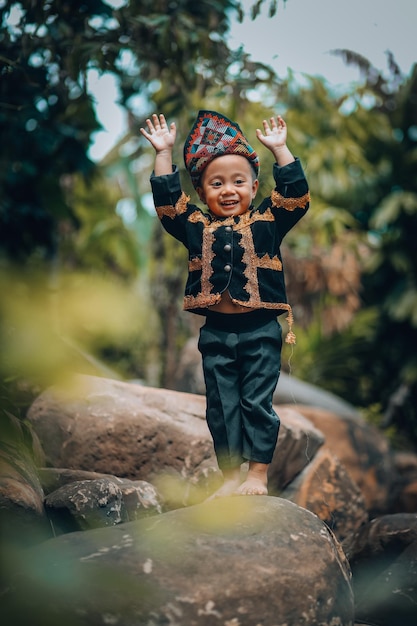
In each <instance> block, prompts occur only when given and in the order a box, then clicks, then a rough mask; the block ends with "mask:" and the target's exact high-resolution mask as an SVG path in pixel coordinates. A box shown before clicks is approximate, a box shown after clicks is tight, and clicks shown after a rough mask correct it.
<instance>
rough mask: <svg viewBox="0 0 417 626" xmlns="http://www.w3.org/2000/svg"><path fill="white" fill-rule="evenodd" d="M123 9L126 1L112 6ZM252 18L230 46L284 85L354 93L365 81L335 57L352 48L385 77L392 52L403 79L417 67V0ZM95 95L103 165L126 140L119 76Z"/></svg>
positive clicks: (339, 3) (328, 5) (296, 3)
mask: <svg viewBox="0 0 417 626" xmlns="http://www.w3.org/2000/svg"><path fill="white" fill-rule="evenodd" d="M105 1H106V2H107V4H110V5H120V4H123V3H124V2H125V0H105ZM254 1H255V0H243V2H242V5H243V6H244V7H245V9H246V10H247V11H246V13H247V17H246V18H245V19H244V21H243V23H242V24H238V23H237V22H233V23H232V28H231V32H230V36H229V38H228V45H229V47H231V48H232V49H237V48H238V47H239V46H240V45H242V46H243V47H244V50H245V52H247V53H248V54H250V55H251V57H252V60H253V61H258V62H261V63H265V64H267V65H270V66H271V67H272V68H273V69H274V70H275V71H276V73H277V74H278V76H279V77H280V78H285V77H286V76H287V73H288V69H289V68H291V70H292V71H293V72H294V73H295V76H296V78H297V79H299V80H300V81H302V80H303V77H304V76H305V75H313V76H321V77H322V78H324V79H325V80H326V81H327V83H328V84H329V86H332V87H335V88H337V89H339V90H340V89H343V88H344V86H346V87H348V86H350V85H351V84H352V83H354V82H358V81H359V80H360V75H359V71H358V70H357V69H356V68H352V67H347V66H346V65H345V64H344V62H343V60H342V59H341V58H340V57H337V56H335V55H332V54H330V51H331V50H334V49H337V48H346V49H349V50H353V51H355V52H357V53H359V54H361V55H363V56H365V57H366V58H367V59H369V61H371V63H372V64H373V65H375V67H377V68H378V69H379V70H381V71H386V70H387V55H386V51H387V50H389V51H391V52H392V53H393V55H394V58H395V60H396V62H397V64H398V65H399V67H400V69H401V70H402V72H403V73H404V74H406V75H408V74H409V73H410V71H411V68H412V66H413V63H416V62H417V38H416V34H415V33H416V28H417V0H391V2H388V1H387V0H287V2H286V3H285V4H284V2H283V0H278V10H277V13H276V15H275V16H274V17H273V18H269V17H268V12H267V7H268V4H269V0H265V5H266V6H265V7H264V9H263V10H262V13H261V15H260V16H258V17H257V18H256V20H255V21H252V20H251V19H250V18H249V12H248V9H249V7H250V6H251V5H252V4H254ZM90 87H91V89H92V91H93V93H94V94H95V98H96V102H97V105H96V106H97V115H98V118H99V120H100V122H101V124H102V125H103V127H104V130H103V131H101V132H99V133H97V134H96V135H95V137H94V143H93V145H92V147H91V149H90V156H91V158H93V159H94V160H100V159H101V158H102V157H103V156H104V155H105V154H106V153H107V152H108V151H109V150H110V149H111V148H112V147H113V145H114V144H115V143H116V141H117V140H118V139H119V138H120V137H122V136H123V134H124V132H125V130H126V113H125V112H124V111H123V110H122V109H121V107H119V106H118V105H117V104H116V100H117V88H116V85H115V84H114V80H113V79H112V77H111V76H104V77H101V78H100V77H99V76H98V75H97V74H94V73H93V74H91V76H90Z"/></svg>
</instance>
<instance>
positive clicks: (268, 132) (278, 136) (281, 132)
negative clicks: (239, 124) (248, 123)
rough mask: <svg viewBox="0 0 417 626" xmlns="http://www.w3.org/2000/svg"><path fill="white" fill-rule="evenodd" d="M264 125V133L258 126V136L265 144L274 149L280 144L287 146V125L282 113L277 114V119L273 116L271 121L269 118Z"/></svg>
mask: <svg viewBox="0 0 417 626" xmlns="http://www.w3.org/2000/svg"><path fill="white" fill-rule="evenodd" d="M262 124H263V127H264V133H262V131H261V130H260V129H259V128H257V129H256V136H257V138H258V139H259V141H260V142H261V143H263V145H264V146H265V147H266V148H268V149H269V150H272V151H273V150H274V149H275V148H279V147H280V146H285V144H286V141H287V125H286V123H285V121H284V120H283V118H282V117H281V116H280V115H277V118H276V120H275V118H274V117H271V118H270V120H269V123H268V122H267V120H263V122H262Z"/></svg>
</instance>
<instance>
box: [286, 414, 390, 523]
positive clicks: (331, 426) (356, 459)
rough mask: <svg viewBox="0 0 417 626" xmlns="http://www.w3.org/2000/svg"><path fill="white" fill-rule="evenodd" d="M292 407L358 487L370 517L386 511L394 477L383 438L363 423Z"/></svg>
mask: <svg viewBox="0 0 417 626" xmlns="http://www.w3.org/2000/svg"><path fill="white" fill-rule="evenodd" d="M291 406H292V405H291ZM293 408H296V409H297V410H298V411H299V412H300V413H301V414H302V415H304V417H306V418H307V419H308V420H309V421H311V422H312V424H313V425H314V426H315V427H316V428H318V429H319V430H320V431H321V432H322V433H323V434H324V436H325V439H326V441H325V444H324V445H325V447H326V448H328V449H329V450H330V451H331V453H332V454H333V455H334V456H336V457H337V458H338V459H339V461H340V463H341V464H342V465H343V466H344V467H345V469H346V471H347V472H348V474H349V475H350V477H351V479H352V480H353V481H354V482H355V483H356V484H357V485H358V487H359V489H360V490H361V492H362V495H363V497H364V499H365V503H366V508H367V510H368V511H369V512H370V515H371V516H372V517H375V516H376V515H378V514H381V513H385V512H387V511H389V510H390V506H391V502H392V494H393V489H394V485H395V483H396V480H397V478H396V472H395V467H394V463H393V457H392V454H391V451H390V448H389V444H388V441H387V439H386V437H384V436H383V435H382V434H381V432H380V431H379V430H377V429H376V428H374V427H373V426H371V425H370V424H367V423H366V422H365V421H364V420H359V419H351V418H347V417H341V416H339V415H335V414H334V413H331V412H330V411H325V410H323V409H318V408H315V407H308V406H304V405H297V407H293Z"/></svg>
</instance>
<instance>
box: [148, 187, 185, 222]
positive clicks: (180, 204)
mask: <svg viewBox="0 0 417 626" xmlns="http://www.w3.org/2000/svg"><path fill="white" fill-rule="evenodd" d="M189 201H190V196H186V195H185V193H184V192H182V194H181V196H180V198H179V200H177V203H176V205H175V206H173V205H172V204H166V205H165V206H157V207H155V210H156V214H157V216H158V217H159V219H160V220H161V219H162V218H163V217H170V218H171V219H172V220H173V219H175V218H176V217H177V215H181V213H185V211H186V210H187V204H188V202H189Z"/></svg>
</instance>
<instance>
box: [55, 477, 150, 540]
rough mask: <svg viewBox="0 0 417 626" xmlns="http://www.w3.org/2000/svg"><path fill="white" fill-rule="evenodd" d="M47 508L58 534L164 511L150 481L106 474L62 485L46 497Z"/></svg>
mask: <svg viewBox="0 0 417 626" xmlns="http://www.w3.org/2000/svg"><path fill="white" fill-rule="evenodd" d="M74 474H75V472H74ZM79 474H82V473H81V472H80V473H79ZM83 474H86V475H88V474H93V475H94V476H100V475H99V474H94V473H93V472H91V473H90V472H83ZM68 476H69V475H68V472H67V473H66V477H67V478H68ZM45 508H46V511H47V514H48V516H49V519H50V520H51V523H52V524H53V526H54V530H55V533H56V534H61V533H65V532H74V531H76V530H87V529H90V528H99V527H101V526H114V525H116V524H121V523H123V522H130V521H133V520H137V519H141V518H142V517H146V516H148V515H155V514H159V513H162V506H161V502H160V497H159V495H158V494H157V492H156V489H155V488H154V487H153V486H152V485H151V484H150V483H148V482H146V481H143V480H137V481H131V480H127V479H121V478H117V477H116V476H106V475H102V476H101V477H99V478H94V479H91V478H90V479H87V480H77V481H73V482H68V483H67V484H63V485H62V486H61V487H59V488H58V489H56V490H54V491H52V493H50V494H49V495H48V496H47V497H46V498H45Z"/></svg>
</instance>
